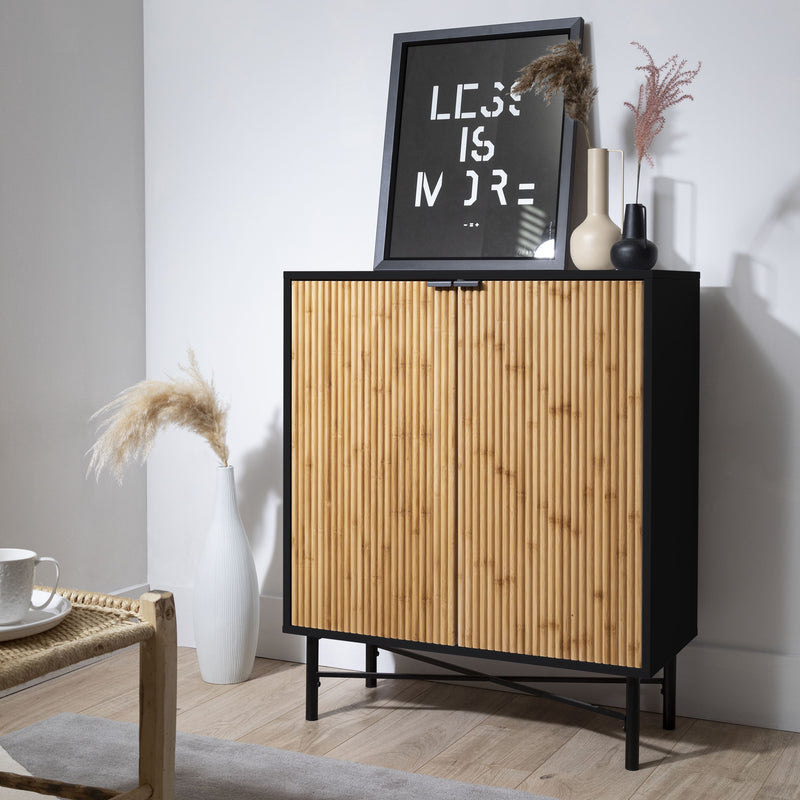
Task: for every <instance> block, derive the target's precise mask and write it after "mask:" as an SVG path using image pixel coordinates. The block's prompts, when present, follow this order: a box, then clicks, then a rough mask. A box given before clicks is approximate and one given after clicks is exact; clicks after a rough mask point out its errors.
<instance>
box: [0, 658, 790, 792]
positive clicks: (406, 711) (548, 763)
mask: <svg viewBox="0 0 800 800" xmlns="http://www.w3.org/2000/svg"><path fill="white" fill-rule="evenodd" d="M178 659H179V664H178V729H179V730H181V731H187V732H190V733H197V734H201V735H205V736H216V737H222V738H225V739H236V740H239V741H244V742H254V743H257V744H267V745H272V746H273V747H280V748H285V749H289V750H297V751H302V752H306V753H314V754H318V755H326V756H331V757H333V758H340V759H345V760H348V761H361V762H364V763H369V764H380V765H384V766H387V767H393V768H395V769H401V770H406V771H409V772H421V773H426V774H429V775H436V776H440V777H443V778H452V779H455V780H461V781H467V782H469V783H483V784H488V785H492V786H504V787H509V788H514V789H520V790H523V791H528V792H533V793H537V794H543V795H549V796H552V797H556V798H558V800H582V799H583V798H586V800H589V799H590V798H591V800H605V798H608V800H626V798H631V800H655V798H658V800H669V799H670V798H676V800H677V799H678V798H679V799H680V800H694V799H695V798H697V799H698V800H700V798H702V799H703V800H717V798H719V800H723V799H724V800H792V799H794V800H798V799H799V798H800V734H798V733H786V732H781V731H773V730H766V729H763V728H748V727H744V726H739V725H727V724H722V723H716V722H705V721H702V720H692V719H685V718H679V719H678V723H677V728H676V730H674V731H663V730H662V729H661V728H660V716H658V715H655V714H643V715H642V747H641V764H642V767H641V769H640V770H639V771H638V772H627V771H626V770H625V769H624V734H623V732H622V730H621V727H620V723H619V722H618V721H616V720H613V719H610V718H607V717H602V716H599V715H597V714H592V713H590V712H587V711H582V710H579V709H574V708H571V707H569V706H564V705H562V704H559V703H553V702H551V701H544V700H539V699H536V698H533V697H528V696H522V695H515V694H510V693H508V692H501V691H492V690H489V689H474V688H469V687H466V686H452V685H442V684H436V683H428V682H418V681H414V682H405V681H384V682H382V683H381V684H379V686H378V688H377V689H366V688H365V687H364V685H363V682H362V681H357V680H345V679H333V678H329V679H324V680H323V682H322V688H321V693H320V719H319V721H318V722H306V721H305V714H304V702H305V681H304V675H305V673H304V668H303V666H302V665H298V664H292V663H287V662H282V661H270V660H266V659H258V660H257V662H256V668H255V670H254V673H253V677H252V678H251V680H249V681H247V682H246V683H242V684H238V685H234V686H215V685H210V684H206V683H203V681H202V680H201V678H200V675H199V672H198V668H197V662H196V659H195V654H194V650H190V649H183V648H182V649H180V650H179V655H178ZM63 711H72V712H77V713H83V714H91V715H94V716H100V717H107V718H109V719H119V720H125V721H129V722H136V720H137V715H138V651H137V650H136V649H135V648H134V649H129V650H125V651H122V652H120V653H117V654H115V655H113V656H112V657H110V658H107V659H104V660H102V661H100V662H97V663H95V664H92V665H90V666H88V667H85V668H83V669H80V670H78V671H76V672H72V673H70V674H68V675H64V676H62V677H59V678H55V679H53V680H50V681H48V682H46V683H43V684H40V685H38V686H34V687H32V688H29V689H25V690H24V691H21V692H18V693H17V694H14V695H10V696H8V697H5V698H3V699H1V700H0V735H2V734H4V733H7V732H8V731H11V730H16V729H17V728H21V727H24V726H26V725H30V724H31V723H33V722H35V721H37V720H39V719H43V718H46V717H49V716H52V715H53V714H57V713H60V712H63Z"/></svg>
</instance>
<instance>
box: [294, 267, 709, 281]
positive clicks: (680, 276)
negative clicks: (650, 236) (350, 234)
mask: <svg viewBox="0 0 800 800" xmlns="http://www.w3.org/2000/svg"><path fill="white" fill-rule="evenodd" d="M283 276H284V279H285V280H287V281H310V280H328V281H341V280H348V281H359V280H362V281H397V280H402V281H415V280H420V281H436V280H457V279H459V278H468V279H469V280H481V281H512V280H513V281H533V280H537V281H597V280H600V281H665V280H666V281H669V280H693V281H695V282H698V283H699V281H700V273H699V272H691V271H687V270H648V271H637V270H597V271H586V272H582V271H579V270H557V271H556V270H492V269H486V271H483V270H469V271H466V272H465V271H464V270H458V269H453V270H447V269H436V270H409V269H403V270H379V271H369V270H335V271H334V270H332V271H327V270H326V271H320V270H287V271H285V272H284V273H283Z"/></svg>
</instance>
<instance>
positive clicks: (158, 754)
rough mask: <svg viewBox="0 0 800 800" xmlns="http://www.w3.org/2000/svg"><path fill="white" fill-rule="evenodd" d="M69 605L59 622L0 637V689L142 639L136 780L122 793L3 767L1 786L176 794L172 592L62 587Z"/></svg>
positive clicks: (156, 798)
mask: <svg viewBox="0 0 800 800" xmlns="http://www.w3.org/2000/svg"><path fill="white" fill-rule="evenodd" d="M58 594H60V595H61V596H63V597H65V598H67V600H69V602H70V603H71V605H72V610H71V611H70V613H69V614H68V615H67V616H66V617H65V618H64V619H63V620H62V621H61V622H60V623H59V624H58V625H56V626H55V627H54V628H51V629H50V630H48V631H44V632H42V633H38V634H35V635H33V636H29V637H27V638H23V639H15V640H11V641H8V642H2V643H0V691H2V690H5V689H9V688H12V687H14V686H19V685H20V684H23V683H27V682H28V681H31V680H34V679H36V678H40V677H42V676H44V675H47V674H48V673H51V672H55V671H57V670H60V669H64V668H65V667H68V666H71V665H73V664H77V663H79V662H81V661H85V660H87V659H91V658H96V657H97V656H101V655H104V654H106V653H111V652H113V651H114V650H119V649H121V648H123V647H129V646H131V645H133V644H137V643H138V644H139V653H140V656H139V659H140V665H139V785H138V786H137V787H136V788H135V789H131V790H130V791H126V792H122V793H120V792H119V791H114V790H113V789H103V788H99V787H94V786H80V785H77V784H70V783H64V782H62V781H58V780H50V779H44V778H37V777H34V776H27V775H17V774H14V773H10V772H0V786H7V787H10V788H13V789H23V790H26V791H33V792H38V793H40V794H49V795H57V796H58V797H62V798H66V800H111V799H112V798H114V800H147V798H151V800H174V796H175V714H176V705H177V698H176V692H177V661H176V660H177V641H176V627H175V603H174V600H173V597H172V595H171V594H170V593H169V592H147V593H145V594H143V595H142V596H141V597H140V598H139V600H132V599H129V598H122V597H114V596H111V595H104V594H92V593H89V592H79V591H71V590H67V589H64V590H61V589H60V590H59V591H58Z"/></svg>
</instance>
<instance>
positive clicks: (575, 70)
mask: <svg viewBox="0 0 800 800" xmlns="http://www.w3.org/2000/svg"><path fill="white" fill-rule="evenodd" d="M547 50H548V53H547V55H543V56H540V57H539V58H537V59H536V60H535V61H531V63H530V64H528V65H527V66H525V67H523V68H522V69H521V70H520V71H519V74H520V77H519V78H518V79H517V81H516V83H515V84H514V85H513V86H512V87H511V94H512V95H515V94H516V95H521V94H524V93H525V92H530V91H531V90H533V92H534V93H535V94H541V95H542V96H543V97H544V100H545V102H546V103H547V104H548V105H549V104H550V101H551V100H552V99H553V97H555V95H556V94H557V93H558V92H561V93H562V94H563V95H564V111H565V112H566V114H567V116H568V117H569V118H570V119H574V120H575V121H576V122H579V123H580V124H581V125H582V126H583V130H584V133H585V134H586V142H587V144H588V145H589V147H591V146H592V143H591V141H590V140H589V111H590V110H591V108H592V103H594V99H595V97H596V96H597V89H596V88H594V87H592V72H593V68H592V65H591V64H590V63H589V61H588V60H587V59H586V58H585V57H584V56H583V55H582V54H581V48H580V45H579V44H578V42H576V41H575V40H574V39H570V40H568V41H566V42H562V43H561V44H554V45H552V46H551V47H548V48H547Z"/></svg>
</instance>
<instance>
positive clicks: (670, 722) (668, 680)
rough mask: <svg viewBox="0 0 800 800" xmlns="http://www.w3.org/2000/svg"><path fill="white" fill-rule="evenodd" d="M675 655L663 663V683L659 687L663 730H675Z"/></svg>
mask: <svg viewBox="0 0 800 800" xmlns="http://www.w3.org/2000/svg"><path fill="white" fill-rule="evenodd" d="M676 660H677V659H676V657H675V656H672V658H670V660H669V661H667V663H666V664H664V685H663V687H662V689H661V691H662V693H663V694H664V704H663V707H662V717H663V725H664V730H665V731H674V730H675V684H676V681H675V672H676V668H675V667H676Z"/></svg>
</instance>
